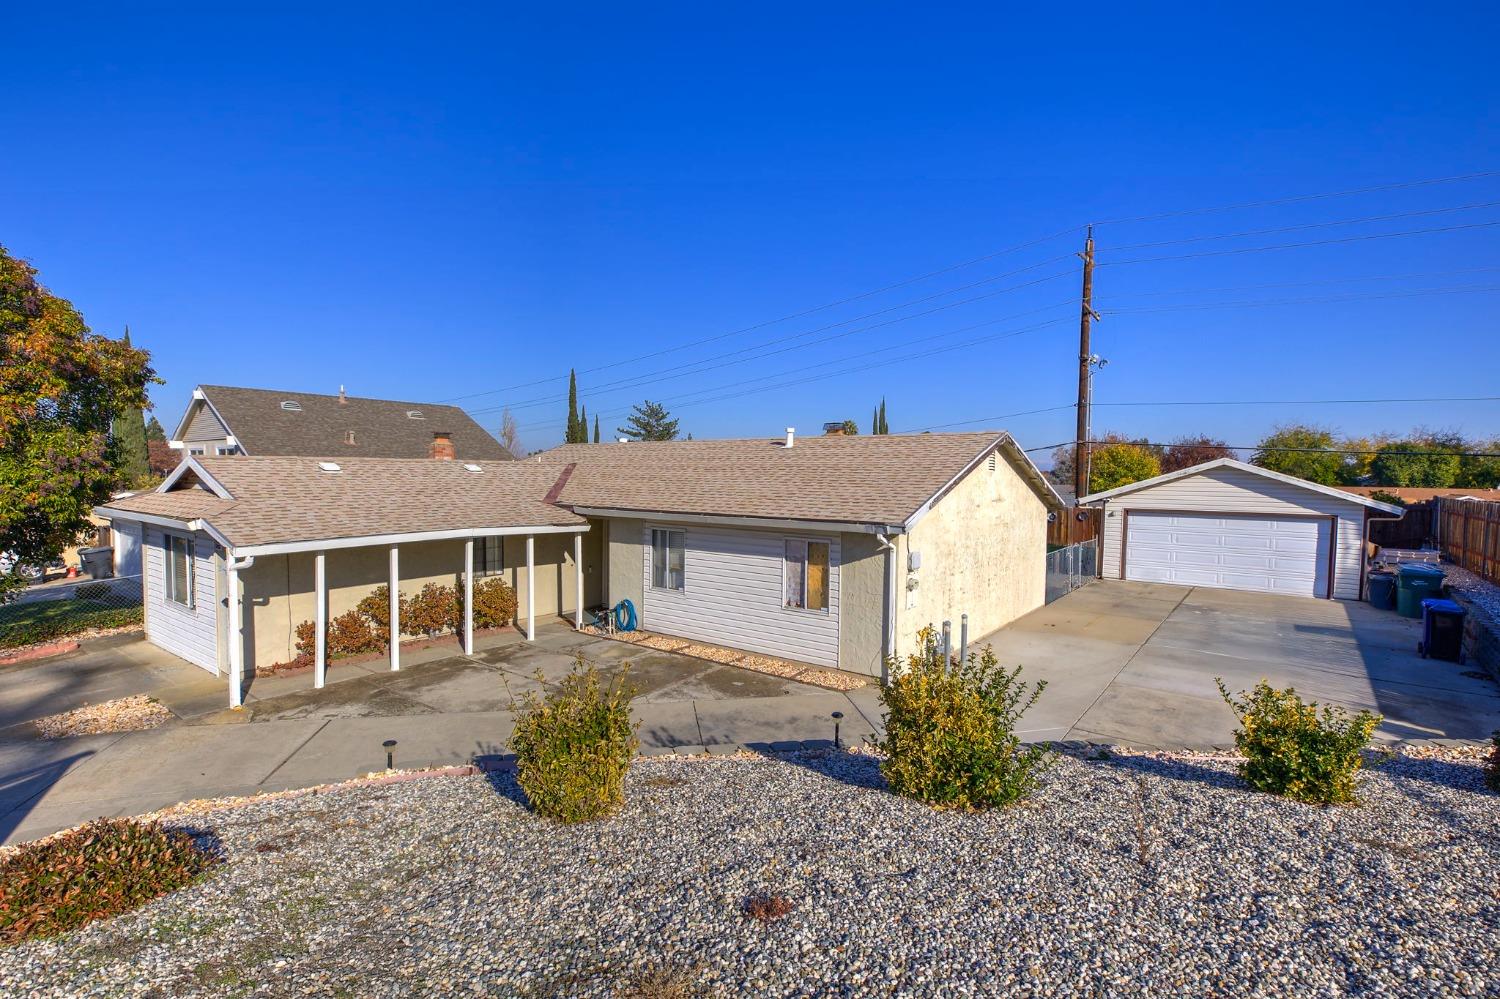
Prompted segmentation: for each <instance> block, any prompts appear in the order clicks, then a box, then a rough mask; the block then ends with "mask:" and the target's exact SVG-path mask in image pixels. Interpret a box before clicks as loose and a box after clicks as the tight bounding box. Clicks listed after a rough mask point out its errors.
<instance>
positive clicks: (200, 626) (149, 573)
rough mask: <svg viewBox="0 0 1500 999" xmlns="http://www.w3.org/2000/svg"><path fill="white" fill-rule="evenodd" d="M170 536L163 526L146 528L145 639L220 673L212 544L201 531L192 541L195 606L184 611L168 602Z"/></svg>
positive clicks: (211, 540) (176, 604)
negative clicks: (167, 552) (167, 537)
mask: <svg viewBox="0 0 1500 999" xmlns="http://www.w3.org/2000/svg"><path fill="white" fill-rule="evenodd" d="M166 533H167V532H165V531H163V530H162V529H161V528H160V527H153V526H151V525H149V524H148V525H146V543H145V546H144V554H145V559H144V563H145V601H146V638H147V639H149V640H150V641H151V642H152V643H153V644H155V645H159V646H161V647H162V648H164V649H166V650H167V651H168V652H170V653H172V654H173V655H177V656H181V657H182V658H184V659H186V660H187V661H188V662H190V663H193V664H195V665H197V666H202V667H203V668H204V669H206V670H211V671H213V672H215V673H217V672H218V671H219V640H218V632H217V624H218V617H217V612H218V608H219V603H218V594H217V593H216V592H215V585H214V541H213V539H212V538H210V537H209V536H208V535H207V534H203V533H199V534H197V535H195V536H194V538H193V541H194V547H193V555H194V558H193V562H194V566H193V606H192V607H184V606H182V605H181V604H179V603H176V602H175V601H171V600H168V599H167V586H166V573H167V558H166V548H165V544H166V542H165V540H164V539H165V536H166Z"/></svg>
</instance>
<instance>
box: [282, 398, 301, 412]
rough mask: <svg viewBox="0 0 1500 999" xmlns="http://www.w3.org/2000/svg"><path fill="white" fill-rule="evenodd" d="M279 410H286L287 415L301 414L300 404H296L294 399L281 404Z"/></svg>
mask: <svg viewBox="0 0 1500 999" xmlns="http://www.w3.org/2000/svg"><path fill="white" fill-rule="evenodd" d="M281 408H282V409H284V410H286V411H287V412H288V413H300V412H302V403H300V402H298V401H297V400H295V399H287V400H285V401H283V402H282V404H281Z"/></svg>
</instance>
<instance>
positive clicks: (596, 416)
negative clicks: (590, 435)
mask: <svg viewBox="0 0 1500 999" xmlns="http://www.w3.org/2000/svg"><path fill="white" fill-rule="evenodd" d="M594 443H595V444H598V443H599V414H597V413H595V414H594Z"/></svg>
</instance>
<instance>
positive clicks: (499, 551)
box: [474, 538, 505, 576]
mask: <svg viewBox="0 0 1500 999" xmlns="http://www.w3.org/2000/svg"><path fill="white" fill-rule="evenodd" d="M504 571H505V539H504V538H475V539H474V575H476V576H498V575H500V574H501V573H502V572H504Z"/></svg>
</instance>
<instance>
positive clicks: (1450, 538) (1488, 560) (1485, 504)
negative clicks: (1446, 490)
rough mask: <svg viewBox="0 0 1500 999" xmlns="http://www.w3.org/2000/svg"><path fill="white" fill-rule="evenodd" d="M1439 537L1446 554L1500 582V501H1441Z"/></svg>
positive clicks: (1481, 574)
mask: <svg viewBox="0 0 1500 999" xmlns="http://www.w3.org/2000/svg"><path fill="white" fill-rule="evenodd" d="M1438 503H1439V506H1438V541H1439V543H1440V544H1441V545H1442V548H1443V554H1445V555H1447V556H1448V557H1449V558H1450V559H1452V560H1453V561H1454V562H1456V563H1458V564H1459V565H1461V566H1463V567H1464V568H1465V569H1468V570H1469V571H1470V572H1472V573H1475V574H1476V575H1480V576H1483V577H1484V578H1485V579H1488V580H1489V581H1490V582H1492V583H1500V503H1494V502H1490V501H1487V500H1459V499H1443V500H1439V501H1438Z"/></svg>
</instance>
